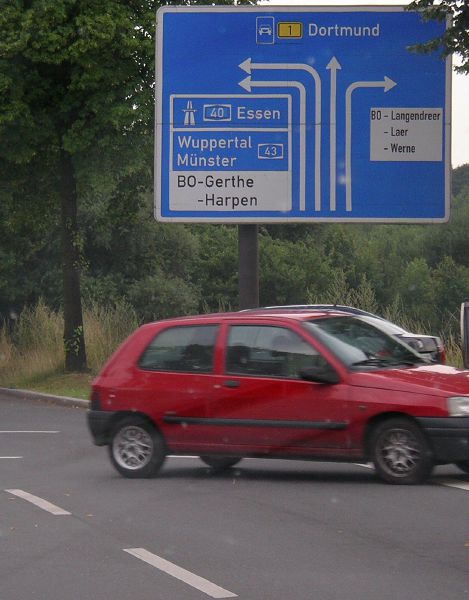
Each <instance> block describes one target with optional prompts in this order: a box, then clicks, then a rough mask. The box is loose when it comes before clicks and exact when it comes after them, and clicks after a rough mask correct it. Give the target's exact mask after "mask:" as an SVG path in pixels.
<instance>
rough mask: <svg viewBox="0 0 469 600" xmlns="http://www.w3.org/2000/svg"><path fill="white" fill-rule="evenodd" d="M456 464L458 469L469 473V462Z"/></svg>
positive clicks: (464, 461)
mask: <svg viewBox="0 0 469 600" xmlns="http://www.w3.org/2000/svg"><path fill="white" fill-rule="evenodd" d="M454 464H455V465H456V466H457V467H458V469H461V471H464V473H469V460H461V461H459V462H457V463H454Z"/></svg>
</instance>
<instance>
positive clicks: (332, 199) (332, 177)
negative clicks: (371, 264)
mask: <svg viewBox="0 0 469 600" xmlns="http://www.w3.org/2000/svg"><path fill="white" fill-rule="evenodd" d="M341 68H342V66H341V64H340V63H339V61H338V60H337V59H336V57H335V56H333V57H332V59H331V60H330V61H329V63H328V65H327V66H326V69H328V70H329V71H330V72H331V97H330V105H329V107H330V108H329V118H330V125H329V138H330V146H329V187H330V196H329V208H330V209H331V210H335V209H336V177H337V175H336V174H337V168H336V165H337V149H336V146H337V71H338V70H339V69H341Z"/></svg>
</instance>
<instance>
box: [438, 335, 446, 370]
mask: <svg viewBox="0 0 469 600" xmlns="http://www.w3.org/2000/svg"><path fill="white" fill-rule="evenodd" d="M436 345H437V348H438V359H439V362H440V363H441V364H442V365H445V364H446V352H445V347H444V346H443V343H442V341H441V340H440V339H439V338H438V339H437V341H436Z"/></svg>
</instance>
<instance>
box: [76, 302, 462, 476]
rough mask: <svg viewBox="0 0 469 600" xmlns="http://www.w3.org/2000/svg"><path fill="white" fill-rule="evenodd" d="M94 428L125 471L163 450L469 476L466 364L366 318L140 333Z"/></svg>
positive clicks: (148, 471)
mask: <svg viewBox="0 0 469 600" xmlns="http://www.w3.org/2000/svg"><path fill="white" fill-rule="evenodd" d="M87 418H88V425H89V428H90V431H91V434H92V437H93V440H94V443H95V444H97V445H108V446H109V451H110V458H111V461H112V463H113V465H114V467H115V468H116V469H117V471H119V473H121V474H122V475H124V476H126V477H151V476H154V475H155V474H156V473H157V471H158V469H159V468H160V467H161V466H162V464H163V462H164V460H165V457H166V455H167V454H169V453H170V454H186V453H191V454H194V453H196V454H198V455H199V456H200V458H201V459H202V461H204V463H206V464H208V465H209V466H211V467H213V468H214V469H223V468H228V467H231V466H233V465H235V464H236V463H238V462H239V461H240V460H241V458H242V457H262V458H291V459H307V460H321V461H327V460H330V461H348V462H357V461H360V462H362V461H372V462H373V463H374V466H375V469H376V472H377V473H378V475H379V476H380V477H381V478H382V479H384V480H385V481H388V482H390V483H401V484H413V483H420V482H423V481H425V480H426V479H427V478H428V477H429V475H430V473H431V471H432V468H433V466H434V465H436V464H444V463H455V464H457V465H458V466H459V467H460V468H461V469H462V470H463V471H465V472H469V371H461V370H458V369H456V368H454V367H451V366H446V365H436V364H428V362H425V360H424V359H422V357H421V356H420V355H419V354H418V353H417V352H415V351H413V350H412V348H410V347H409V346H407V345H406V344H403V343H402V342H400V341H399V340H398V339H396V338H395V337H392V336H390V335H388V334H387V333H385V332H384V331H383V330H382V329H381V328H377V327H375V326H374V325H373V324H372V323H370V322H369V321H367V320H365V319H364V318H362V317H360V316H356V315H350V314H345V313H341V312H340V311H336V312H334V311H331V310H327V311H324V312H321V311H318V310H314V311H308V310H304V311H302V310H289V309H285V310H284V311H280V310H278V309H277V310H273V311H271V312H269V311H268V310H262V311H248V312H238V313H222V314H214V315H203V316H196V317H184V318H177V319H171V320H165V321H160V322H156V323H150V324H147V325H143V326H142V327H140V328H139V329H138V330H137V331H136V332H135V333H133V334H132V335H131V336H130V337H129V338H128V339H127V340H126V341H125V342H124V343H123V344H122V345H121V346H120V348H119V349H118V350H117V351H116V352H115V354H114V355H113V356H112V357H111V358H110V360H109V361H108V363H107V364H106V365H105V366H104V368H103V370H102V372H101V373H100V375H99V376H98V377H97V378H96V380H95V381H94V382H93V387H92V395H91V408H90V410H89V411H88V416H87Z"/></svg>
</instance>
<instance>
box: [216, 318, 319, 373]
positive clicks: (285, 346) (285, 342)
mask: <svg viewBox="0 0 469 600" xmlns="http://www.w3.org/2000/svg"><path fill="white" fill-rule="evenodd" d="M318 364H326V361H325V359H324V358H323V357H322V356H321V355H320V354H319V353H318V352H317V350H316V349H315V348H313V346H311V345H310V344H308V342H306V341H305V340H303V339H302V338H301V337H300V336H299V335H298V334H297V333H295V332H294V331H291V330H289V329H287V328H286V327H274V326H270V325H232V326H231V327H230V330H229V335H228V344H227V349H226V365H225V367H226V373H227V374H232V375H252V376H265V377H287V378H293V379H300V375H299V372H300V370H301V369H304V368H307V367H311V366H314V365H318Z"/></svg>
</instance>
